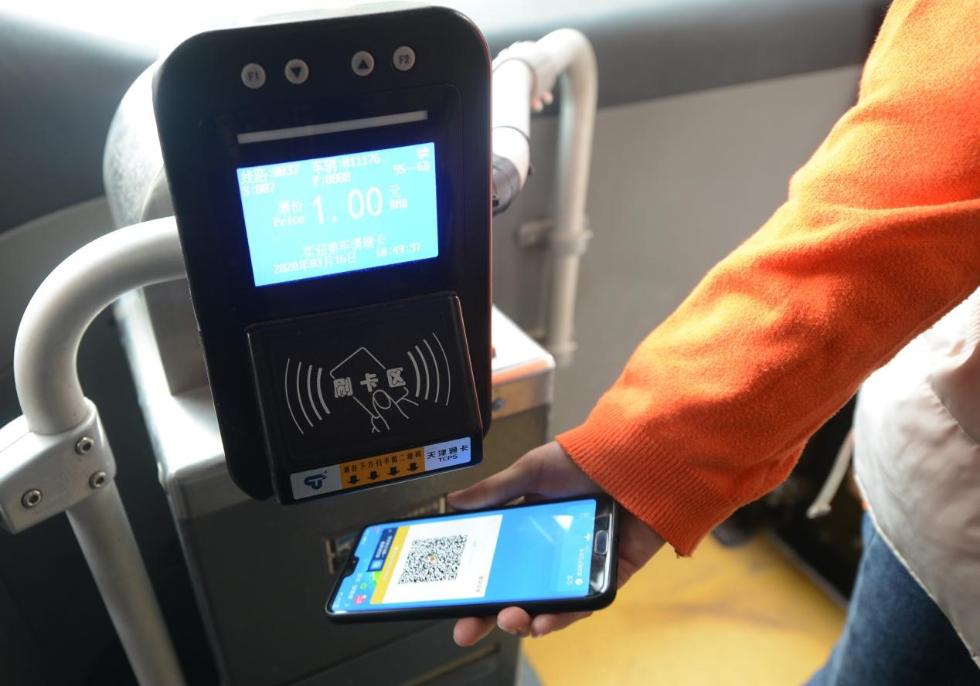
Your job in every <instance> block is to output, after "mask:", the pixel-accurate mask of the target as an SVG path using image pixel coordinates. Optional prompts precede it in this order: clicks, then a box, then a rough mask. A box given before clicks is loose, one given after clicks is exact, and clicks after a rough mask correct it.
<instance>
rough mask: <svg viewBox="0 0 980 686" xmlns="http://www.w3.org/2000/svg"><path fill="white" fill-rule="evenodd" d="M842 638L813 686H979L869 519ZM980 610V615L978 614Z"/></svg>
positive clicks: (977, 672)
mask: <svg viewBox="0 0 980 686" xmlns="http://www.w3.org/2000/svg"><path fill="white" fill-rule="evenodd" d="M861 533H862V536H863V538H864V553H863V554H862V556H861V565H860V567H859V568H858V575H857V581H856V582H855V585H854V591H853V593H852V594H851V602H850V605H849V606H848V610H847V622H846V624H845V625H844V632H843V633H842V634H841V637H840V638H839V639H838V641H837V645H836V646H835V647H834V651H833V652H832V653H831V655H830V659H829V660H828V661H827V664H825V665H824V666H823V668H821V669H820V671H818V672H817V673H816V674H814V675H813V676H812V677H811V678H810V681H809V682H808V683H809V685H810V686H852V685H853V686H876V685H877V684H883V685H887V686H906V685H908V686H912V685H913V684H915V686H919V685H920V684H943V685H944V686H945V685H948V686H959V684H964V685H965V684H972V685H976V684H980V667H977V665H976V663H974V662H973V660H972V659H970V653H969V651H967V649H966V647H965V646H964V645H963V642H962V641H960V639H959V637H958V636H957V635H956V632H955V631H954V630H953V626H952V625H951V624H950V623H949V620H948V619H946V616H945V615H944V614H943V613H942V611H941V610H940V609H939V607H938V606H937V605H936V604H935V603H934V602H933V601H932V599H931V598H930V597H929V596H928V595H926V593H925V591H923V590H922V587H921V586H919V584H918V583H917V582H916V581H915V579H913V578H912V576H911V575H910V574H909V573H908V571H907V570H906V569H905V567H903V566H902V563H901V562H899V561H898V558H896V557H895V555H894V554H893V553H892V551H891V549H890V548H889V547H888V546H887V544H885V542H884V541H882V540H881V538H880V537H879V536H878V533H877V532H876V531H875V528H874V525H873V524H872V523H871V519H870V518H869V517H868V516H867V515H865V516H864V521H863V522H862V523H861ZM978 611H980V608H978Z"/></svg>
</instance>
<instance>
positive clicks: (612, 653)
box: [523, 538, 844, 686]
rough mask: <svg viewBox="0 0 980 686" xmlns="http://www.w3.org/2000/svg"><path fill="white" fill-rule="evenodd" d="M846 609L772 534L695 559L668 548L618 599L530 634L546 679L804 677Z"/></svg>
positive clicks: (529, 648)
mask: <svg viewBox="0 0 980 686" xmlns="http://www.w3.org/2000/svg"><path fill="white" fill-rule="evenodd" d="M843 621H844V611H843V610H842V609H841V608H840V607H839V606H838V605H837V604H836V603H835V602H833V601H832V600H831V599H829V598H828V597H827V596H826V595H825V594H824V593H823V592H822V591H821V590H820V589H819V588H817V587H816V586H815V585H814V584H813V583H812V582H811V581H810V580H809V579H808V578H807V577H806V576H805V575H804V574H803V573H802V572H801V571H800V570H799V569H798V568H797V567H796V566H795V565H794V564H793V563H792V562H790V561H789V560H788V559H787V558H786V557H785V556H784V555H783V554H782V553H780V552H779V551H778V549H777V548H776V547H775V546H774V545H773V544H772V542H770V541H768V540H767V539H765V538H757V539H755V540H753V541H751V542H750V543H748V544H746V545H745V546H743V547H740V548H736V549H725V548H722V547H721V546H720V545H718V544H717V543H716V542H715V541H714V540H712V539H708V540H706V541H705V542H704V543H703V544H702V545H701V547H700V548H699V549H698V550H697V552H696V553H695V555H694V556H693V557H692V558H686V559H679V558H677V557H675V556H674V554H673V552H672V551H669V550H667V549H665V550H662V551H661V552H660V554H659V555H657V557H656V558H655V559H654V560H653V561H652V562H651V563H650V564H648V565H647V566H646V567H645V568H644V569H642V570H640V572H639V573H637V575H636V576H634V577H633V579H632V580H631V581H630V582H629V583H628V584H627V585H626V586H625V587H624V588H623V589H622V591H621V592H620V594H619V596H618V597H617V599H616V601H615V602H614V603H613V605H612V606H610V607H609V608H607V609H606V610H602V611H601V612H597V613H596V614H595V615H593V616H592V617H590V618H589V619H587V620H585V621H582V622H579V623H578V624H576V625H574V626H572V627H569V628H568V629H566V630H564V631H560V632H556V633H555V634H552V635H549V636H546V637H543V638H538V639H528V640H525V641H523V647H524V650H525V651H526V654H527V655H528V658H529V659H530V661H531V664H532V665H533V666H534V669H535V671H536V672H537V674H538V677H539V678H540V679H541V682H542V684H544V685H545V686H576V685H577V684H582V685H583V686H600V685H605V684H609V685H613V684H615V685H616V686H631V685H633V684H636V685H637V686H639V685H641V684H642V685H643V686H650V685H655V684H670V685H671V686H685V685H687V684H692V685H693V684H711V685H712V686H723V685H725V684H739V685H741V684H752V685H753V686H766V685H767V684H773V685H779V686H783V685H786V684H800V683H803V682H804V681H805V680H806V679H807V678H808V677H809V676H810V674H812V673H813V672H814V671H815V670H816V669H817V668H818V667H819V666H820V665H822V664H823V662H824V660H825V659H826V657H827V655H828V654H829V652H830V649H831V648H832V646H833V644H834V641H836V640H837V635H838V634H839V633H840V630H841V627H842V625H843Z"/></svg>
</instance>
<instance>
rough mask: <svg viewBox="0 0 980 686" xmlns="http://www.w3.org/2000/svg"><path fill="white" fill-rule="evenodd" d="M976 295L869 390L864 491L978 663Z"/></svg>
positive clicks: (863, 404)
mask: <svg viewBox="0 0 980 686" xmlns="http://www.w3.org/2000/svg"><path fill="white" fill-rule="evenodd" d="M978 341H980V291H977V292H976V293H974V294H973V295H972V296H971V297H970V299H968V300H967V301H966V302H965V303H963V304H962V305H960V306H959V307H957V308H956V309H954V310H953V311H952V312H950V313H949V314H948V315H947V316H946V317H944V318H943V319H942V320H941V321H939V322H938V323H937V324H936V325H935V326H933V328H931V329H929V330H928V331H926V332H925V333H923V334H922V335H920V336H919V337H918V338H916V339H915V340H913V341H912V342H911V343H910V344H909V345H908V346H906V347H905V348H904V349H903V350H902V351H901V352H899V353H898V355H896V356H895V358H894V359H893V360H892V361H891V362H889V363H888V364H887V365H885V366H884V367H882V368H881V369H880V370H878V371H877V372H875V373H874V374H873V375H872V376H871V377H869V378H868V380H867V381H866V382H865V384H864V386H863V387H862V389H861V392H860V394H859V396H858V403H857V410H856V413H855V423H854V460H855V470H856V472H857V478H858V483H859V485H860V487H861V490H862V492H863V494H864V497H865V499H866V501H867V503H868V505H869V508H870V511H871V515H872V518H873V519H874V522H875V525H876V527H877V528H878V531H879V532H880V534H881V536H882V538H884V540H885V541H886V542H887V543H888V544H889V545H890V547H891V548H892V550H893V551H894V552H895V554H896V556H897V557H898V558H899V560H901V561H902V563H903V564H904V565H905V566H906V567H907V568H908V570H909V572H911V574H912V576H913V577H915V579H916V580H917V581H918V582H919V584H920V585H921V586H922V587H923V588H924V589H925V591H926V593H928V594H929V596H930V597H931V598H932V599H933V600H935V601H936V603H937V604H938V605H939V607H940V608H941V609H942V610H943V612H944V613H945V614H946V616H947V617H949V619H950V621H951V622H952V623H953V626H954V628H955V629H956V631H957V633H958V634H959V635H960V637H961V638H962V639H963V642H964V643H965V644H966V646H967V647H968V648H969V649H970V654H971V655H972V656H973V659H974V661H976V662H977V664H980V657H978V655H980V347H978V346H977V343H978Z"/></svg>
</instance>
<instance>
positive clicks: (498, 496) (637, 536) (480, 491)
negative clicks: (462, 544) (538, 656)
mask: <svg viewBox="0 0 980 686" xmlns="http://www.w3.org/2000/svg"><path fill="white" fill-rule="evenodd" d="M601 492H602V489H601V488H599V486H597V485H596V484H595V482H593V481H592V480H591V479H590V478H589V477H588V476H586V474H585V472H583V471H582V470H581V469H579V468H578V466H577V465H576V464H575V463H574V462H572V459H571V458H570V457H569V456H568V455H567V454H566V453H565V451H564V450H562V448H561V446H560V445H558V443H554V442H552V443H548V444H546V445H543V446H541V447H539V448H535V449H534V450H532V451H531V452H529V453H527V454H526V455H524V456H523V457H521V458H520V459H519V460H517V461H516V462H514V464H512V465H511V466H510V467H508V468H507V469H505V470H503V471H502V472H499V473H497V474H494V475H493V476H491V477H489V478H487V479H484V480H483V481H481V482H479V483H477V484H474V485H472V486H470V487H469V488H467V489H464V490H462V491H457V492H456V493H451V494H449V503H450V504H451V505H452V506H453V507H455V508H458V509H462V510H467V509H473V508H478V507H490V506H493V505H501V504H504V503H507V502H510V501H512V500H514V499H516V498H519V497H521V496H524V497H526V498H527V499H528V500H541V499H551V498H563V497H567V496H575V495H589V494H592V493H601ZM621 513H622V517H621V519H620V527H619V571H618V574H617V580H618V585H619V586H622V585H623V584H624V583H626V581H627V580H628V579H629V578H630V577H631V576H632V575H633V573H634V572H636V570H638V569H639V568H640V567H642V566H643V565H644V564H646V562H647V560H649V559H650V558H651V557H653V554H654V553H656V552H657V551H658V550H659V549H660V547H661V546H662V545H663V544H664V541H663V539H662V538H660V536H658V535H657V534H656V533H655V532H654V531H653V530H652V529H651V528H650V527H648V526H647V525H646V524H644V523H643V522H641V521H640V520H639V519H637V518H636V517H634V516H633V515H631V514H629V513H628V512H626V510H621ZM590 614H592V613H591V612H568V613H565V614H545V615H537V616H536V617H532V616H531V615H529V614H528V613H527V612H525V611H524V610H522V609H521V608H519V607H508V608H505V609H503V610H501V611H500V613H499V614H498V615H497V616H496V617H465V618H463V619H460V620H459V621H457V622H456V628H455V630H454V631H453V640H454V641H456V643H457V644H458V645H461V646H471V645H473V644H474V643H476V642H477V641H479V640H480V639H482V638H483V637H484V636H486V635H487V634H489V633H490V631H491V630H493V625H494V623H496V624H497V626H499V627H500V628H501V629H503V630H504V631H506V632H508V633H511V634H516V635H518V636H528V635H530V636H535V637H537V636H543V635H545V634H547V633H550V632H552V631H555V630H557V629H563V628H565V627H566V626H568V625H569V624H571V623H572V622H576V621H578V620H580V619H583V618H585V617H588V616H589V615H590Z"/></svg>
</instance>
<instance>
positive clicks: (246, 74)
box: [242, 62, 265, 90]
mask: <svg viewBox="0 0 980 686" xmlns="http://www.w3.org/2000/svg"><path fill="white" fill-rule="evenodd" d="M242 83H244V84H245V85H246V86H247V87H248V88H251V89H252V90H255V89H257V88H261V87H262V86H264V85H265V69H263V68H262V65H261V64H256V63H255V62H250V63H248V64H246V65H245V66H244V67H242Z"/></svg>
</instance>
